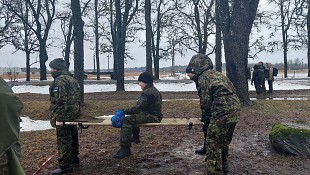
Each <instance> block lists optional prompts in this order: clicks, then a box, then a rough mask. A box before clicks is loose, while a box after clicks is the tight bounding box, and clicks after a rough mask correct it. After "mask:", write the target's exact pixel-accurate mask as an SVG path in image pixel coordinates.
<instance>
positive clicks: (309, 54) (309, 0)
mask: <svg viewBox="0 0 310 175" xmlns="http://www.w3.org/2000/svg"><path fill="white" fill-rule="evenodd" d="M307 3H308V13H307V33H308V36H307V39H308V42H307V48H308V52H307V57H308V77H310V0H307Z"/></svg>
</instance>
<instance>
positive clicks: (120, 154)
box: [113, 147, 131, 159]
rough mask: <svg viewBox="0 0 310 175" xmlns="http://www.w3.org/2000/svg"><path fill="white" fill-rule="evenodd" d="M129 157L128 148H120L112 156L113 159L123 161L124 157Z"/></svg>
mask: <svg viewBox="0 0 310 175" xmlns="http://www.w3.org/2000/svg"><path fill="white" fill-rule="evenodd" d="M130 155H131V151H130V148H124V147H121V148H120V149H119V150H118V151H117V152H116V153H115V154H114V155H113V158H115V159H123V158H125V157H129V156H130Z"/></svg>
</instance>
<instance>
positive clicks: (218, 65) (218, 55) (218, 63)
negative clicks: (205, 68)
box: [215, 0, 222, 72]
mask: <svg viewBox="0 0 310 175" xmlns="http://www.w3.org/2000/svg"><path fill="white" fill-rule="evenodd" d="M219 1H220V0H216V2H215V3H216V4H218V3H220V2H219ZM218 7H219V6H218V5H215V70H217V71H219V72H222V31H221V26H220V24H219V23H220V20H221V19H220V15H219V8H218Z"/></svg>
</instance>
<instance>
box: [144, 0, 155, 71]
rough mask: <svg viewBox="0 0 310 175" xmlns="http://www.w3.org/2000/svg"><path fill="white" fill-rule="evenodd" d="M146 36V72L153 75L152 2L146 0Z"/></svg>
mask: <svg viewBox="0 0 310 175" xmlns="http://www.w3.org/2000/svg"><path fill="white" fill-rule="evenodd" d="M144 8H145V29H146V30H145V35H146V37H145V38H146V40H145V43H146V48H145V52H146V71H147V72H149V73H151V74H153V68H152V33H153V32H152V21H151V0H145V7H144Z"/></svg>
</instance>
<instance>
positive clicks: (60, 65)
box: [49, 58, 67, 70]
mask: <svg viewBox="0 0 310 175" xmlns="http://www.w3.org/2000/svg"><path fill="white" fill-rule="evenodd" d="M49 66H50V67H51V68H54V69H56V70H67V67H66V62H65V60H63V59H62V58H56V59H54V60H53V61H51V62H50V64H49Z"/></svg>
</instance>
